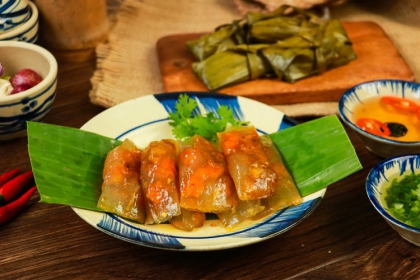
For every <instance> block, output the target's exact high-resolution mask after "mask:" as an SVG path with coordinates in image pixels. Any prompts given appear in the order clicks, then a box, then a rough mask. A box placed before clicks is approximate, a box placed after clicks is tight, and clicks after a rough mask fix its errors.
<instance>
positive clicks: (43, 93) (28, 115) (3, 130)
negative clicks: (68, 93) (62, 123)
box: [0, 41, 57, 140]
mask: <svg viewBox="0 0 420 280" xmlns="http://www.w3.org/2000/svg"><path fill="white" fill-rule="evenodd" d="M0 62H1V63H2V65H3V68H4V72H3V75H2V77H6V76H13V75H14V74H15V73H16V72H18V71H19V70H21V69H23V68H30V69H32V70H34V71H35V72H37V73H38V74H39V75H40V76H41V77H42V79H43V80H42V81H41V82H40V83H39V84H37V85H36V86H34V87H32V88H30V89H28V90H26V91H23V92H20V93H16V94H12V95H7V96H3V97H0V140H10V139H14V138H17V137H23V136H25V135H26V121H42V120H43V119H44V118H45V116H46V115H47V113H48V112H49V111H50V110H51V107H52V105H53V102H54V98H55V94H56V87H57V61H56V59H55V58H54V56H53V55H52V54H51V53H50V52H49V51H47V50H46V49H44V48H42V47H40V46H38V45H35V44H31V43H26V42H15V41H5V42H0Z"/></svg>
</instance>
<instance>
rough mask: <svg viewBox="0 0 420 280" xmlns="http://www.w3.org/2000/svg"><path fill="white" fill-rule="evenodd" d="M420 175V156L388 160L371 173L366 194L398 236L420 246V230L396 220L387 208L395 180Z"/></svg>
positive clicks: (406, 156)
mask: <svg viewBox="0 0 420 280" xmlns="http://www.w3.org/2000/svg"><path fill="white" fill-rule="evenodd" d="M413 173H414V174H419V173H420V154H413V155H404V156H398V157H393V158H389V159H386V160H384V161H382V162H380V163H379V164H378V165H376V166H375V167H374V168H372V170H371V171H370V172H369V174H368V177H367V180H366V192H367V195H368V197H369V200H370V202H371V203H372V205H373V207H374V208H375V209H376V211H378V213H379V214H380V215H381V216H382V217H383V218H384V219H385V221H386V222H387V223H388V224H389V225H390V226H391V227H392V228H393V229H394V230H395V231H396V232H398V234H399V235H400V236H401V237H402V238H404V239H405V240H407V241H408V242H410V243H413V244H415V245H417V246H420V229H418V228H415V227H412V226H409V225H407V224H405V223H403V222H401V221H399V220H397V219H395V218H394V217H393V216H392V215H391V214H390V212H389V210H388V207H387V206H386V202H385V196H386V191H385V190H386V189H387V188H388V187H389V186H390V185H391V182H392V180H393V179H394V178H397V179H398V180H400V178H403V177H404V176H406V175H409V174H413Z"/></svg>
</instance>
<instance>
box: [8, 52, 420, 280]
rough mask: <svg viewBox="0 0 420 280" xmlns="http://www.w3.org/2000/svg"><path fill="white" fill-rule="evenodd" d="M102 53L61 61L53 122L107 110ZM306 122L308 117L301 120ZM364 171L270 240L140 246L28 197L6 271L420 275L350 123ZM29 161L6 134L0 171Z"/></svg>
mask: <svg viewBox="0 0 420 280" xmlns="http://www.w3.org/2000/svg"><path fill="white" fill-rule="evenodd" d="M94 70H95V61H93V60H92V61H88V62H81V63H63V62H60V63H59V74H58V88H57V97H56V101H55V103H54V106H53V108H52V111H51V112H50V113H49V115H48V116H47V118H46V119H45V122H46V123H51V124H58V125H64V126H70V127H76V128H78V127H80V126H82V125H83V124H84V123H85V122H87V121H88V120H89V119H91V118H92V117H94V116H95V115H97V114H98V113H100V112H102V111H103V110H104V108H102V107H98V106H95V105H93V104H92V103H90V101H89V98H88V92H89V90H90V88H91V84H90V80H89V79H90V77H91V76H92V74H93V72H94ZM298 121H299V122H305V121H308V119H298ZM347 131H348V134H349V137H350V139H351V141H352V143H353V144H354V146H355V149H356V151H357V154H358V156H359V158H360V161H361V163H362V165H363V167H364V168H363V169H362V170H360V171H358V172H357V173H354V174H353V175H351V176H349V177H347V178H345V179H343V180H341V181H339V182H337V183H335V184H333V185H331V186H329V187H328V190H327V192H326V195H325V197H324V199H323V200H322V202H321V204H320V206H319V207H318V208H316V210H315V211H314V212H313V213H312V214H311V215H310V216H309V217H308V218H307V219H306V220H304V221H303V222H302V223H300V224H298V225H297V226H296V227H294V228H292V229H291V230H289V231H287V232H285V233H283V234H281V235H279V236H277V237H275V238H272V239H269V240H266V241H264V242H260V243H257V244H253V245H249V246H245V247H240V248H235V249H229V250H224V251H209V252H177V251H166V250H159V249H152V248H147V247H142V246H138V245H134V244H131V243H128V242H125V241H122V240H119V239H117V238H114V237H111V236H109V235H107V234H104V233H102V232H100V231H98V230H96V229H95V228H93V227H92V226H90V225H88V224H87V223H85V222H84V221H83V220H81V219H80V218H79V216H77V215H76V214H75V213H74V212H73V210H72V209H71V208H70V207H68V206H62V205H52V204H44V203H39V202H38V200H39V194H38V193H37V192H36V193H35V195H34V196H33V197H32V199H31V201H30V203H29V204H28V205H27V207H25V209H24V210H23V211H22V212H20V214H19V215H18V216H16V217H15V218H14V219H13V220H11V221H10V222H9V223H7V224H4V225H2V226H0V279H2V280H4V279H418V278H419V277H420V268H419V267H420V248H418V247H416V246H414V245H412V244H410V243H408V242H407V241H405V240H404V239H402V238H401V237H400V236H399V235H398V234H397V233H396V232H395V231H394V230H392V229H391V227H390V226H389V225H388V224H386V222H385V221H384V220H383V219H382V218H381V216H380V215H379V214H378V213H377V212H376V211H375V210H374V208H373V207H372V205H371V204H370V202H369V200H368V198H367V195H366V192H365V186H364V183H365V178H366V176H367V173H368V172H369V170H370V169H371V168H372V167H373V166H374V165H375V164H377V163H378V162H379V161H380V160H381V158H378V157H376V156H374V155H372V154H371V153H369V152H368V151H367V150H366V149H365V148H364V146H363V144H362V143H361V142H360V140H359V139H358V138H357V136H356V135H354V134H353V133H352V132H351V131H350V130H347ZM14 167H19V168H21V169H22V170H29V169H30V162H29V157H28V151H27V139H26V138H21V139H17V140H11V141H6V142H0V173H3V172H5V171H7V170H9V169H11V168H14Z"/></svg>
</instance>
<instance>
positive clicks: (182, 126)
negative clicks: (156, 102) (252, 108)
mask: <svg viewBox="0 0 420 280" xmlns="http://www.w3.org/2000/svg"><path fill="white" fill-rule="evenodd" d="M196 108H197V102H196V101H195V100H194V99H192V98H190V97H189V96H188V95H187V94H181V95H180V96H179V98H178V101H177V102H176V104H175V112H170V113H169V120H170V121H169V125H171V126H172V133H173V134H174V135H175V137H176V138H177V139H178V140H187V139H189V138H190V137H192V136H194V135H200V136H202V137H204V138H205V139H207V140H209V141H211V142H216V141H217V135H216V133H217V132H221V131H224V130H225V129H226V128H227V127H228V126H243V125H247V124H248V122H243V121H239V120H237V119H235V116H234V114H233V111H232V109H231V108H229V107H228V106H225V105H222V106H220V107H219V108H218V109H217V114H214V113H213V112H209V113H207V114H205V115H199V114H196V113H194V110H195V109H196Z"/></svg>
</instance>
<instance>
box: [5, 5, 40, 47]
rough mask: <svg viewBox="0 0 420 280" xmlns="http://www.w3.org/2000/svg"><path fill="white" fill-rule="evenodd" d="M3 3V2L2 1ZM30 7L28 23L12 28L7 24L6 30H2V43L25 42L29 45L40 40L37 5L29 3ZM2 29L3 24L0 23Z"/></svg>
mask: <svg viewBox="0 0 420 280" xmlns="http://www.w3.org/2000/svg"><path fill="white" fill-rule="evenodd" d="M0 2H1V1H0ZM28 6H29V18H28V19H26V21H24V22H22V23H20V24H18V25H14V26H10V24H5V23H3V24H5V25H4V26H3V28H4V29H7V30H3V31H2V30H1V29H0V41H23V42H29V43H35V42H36V41H37V39H38V34H39V30H38V29H39V19H38V18H39V12H38V8H37V7H36V5H35V4H34V3H33V2H31V1H28ZM0 28H2V27H1V22H0Z"/></svg>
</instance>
